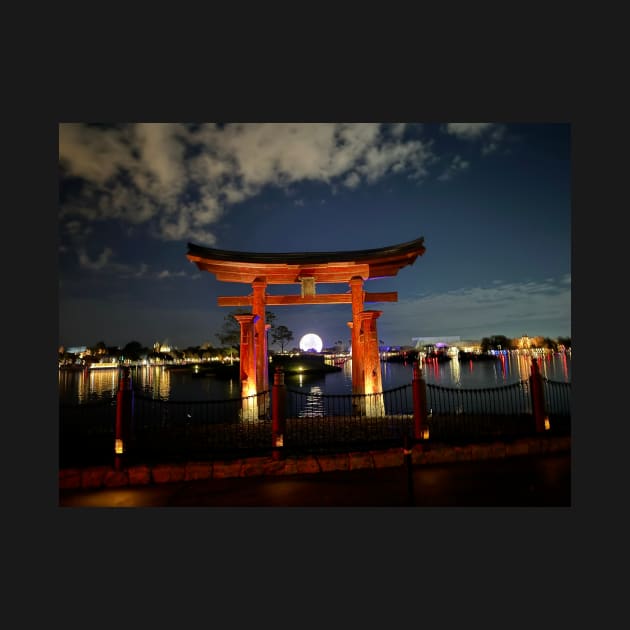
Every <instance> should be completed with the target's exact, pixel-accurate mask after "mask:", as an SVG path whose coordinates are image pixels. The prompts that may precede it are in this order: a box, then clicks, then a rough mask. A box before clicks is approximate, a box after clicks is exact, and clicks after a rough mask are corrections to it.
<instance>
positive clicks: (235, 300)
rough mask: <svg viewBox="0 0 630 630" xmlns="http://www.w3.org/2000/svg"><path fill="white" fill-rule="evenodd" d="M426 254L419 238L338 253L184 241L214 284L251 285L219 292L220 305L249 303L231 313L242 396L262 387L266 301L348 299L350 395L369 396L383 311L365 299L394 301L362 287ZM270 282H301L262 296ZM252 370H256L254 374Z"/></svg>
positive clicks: (392, 294) (376, 388) (376, 376)
mask: <svg viewBox="0 0 630 630" xmlns="http://www.w3.org/2000/svg"><path fill="white" fill-rule="evenodd" d="M424 252H425V247H424V237H421V238H418V239H416V240H413V241H409V242H407V243H402V244H399V245H393V246H389V247H383V248H380V249H364V250H356V251H345V252H344V251H337V252H287V253H275V254H272V253H256V252H238V251H228V250H221V249H212V248H207V247H201V246H199V245H194V244H192V243H188V253H187V254H186V257H187V258H188V259H189V260H190V261H191V262H193V263H195V264H196V265H197V268H198V269H199V270H200V271H208V272H210V273H213V274H214V275H215V277H216V279H217V280H219V281H221V282H242V283H244V284H249V285H251V288H252V292H251V293H250V294H249V295H244V296H237V297H219V298H218V305H219V306H229V307H240V306H250V307H251V309H252V310H251V315H247V316H237V317H236V319H237V320H238V322H239V325H240V327H241V348H240V365H241V368H240V378H241V392H242V396H252V395H255V394H258V393H261V392H263V391H266V390H268V389H269V368H268V365H269V358H268V348H267V335H266V330H267V328H268V325H267V323H266V322H265V309H266V307H267V306H287V305H296V304H350V305H351V306H352V321H350V322H348V326H349V327H350V329H351V340H352V393H353V394H373V393H377V392H381V391H382V381H381V367H380V361H379V353H378V333H377V328H376V320H377V319H378V317H379V316H380V315H381V313H382V311H376V310H364V304H365V303H366V302H370V303H371V302H397V301H398V293H397V292H396V291H389V292H382V293H370V292H368V291H364V289H363V285H364V283H365V282H366V281H367V280H370V279H374V278H383V277H388V276H390V277H391V276H395V275H396V274H397V273H398V271H399V270H400V269H402V268H403V267H405V266H407V265H412V264H413V263H414V262H415V260H416V258H417V257H418V256H421V255H422V254H424ZM324 283H335V284H339V283H347V284H348V285H349V291H348V292H347V293H322V294H318V293H317V292H316V288H317V285H318V284H324ZM270 284H300V285H301V294H300V295H268V294H267V293H266V287H267V285H270ZM254 372H255V374H254Z"/></svg>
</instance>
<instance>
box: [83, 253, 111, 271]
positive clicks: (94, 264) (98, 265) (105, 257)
mask: <svg viewBox="0 0 630 630" xmlns="http://www.w3.org/2000/svg"><path fill="white" fill-rule="evenodd" d="M113 253H114V252H113V251H112V250H111V249H110V248H109V247H106V248H105V249H104V250H103V251H102V252H101V253H100V254H99V255H98V256H97V257H96V259H95V260H91V259H90V257H89V256H88V255H87V253H86V252H85V250H80V251H79V265H80V266H81V267H83V268H84V269H91V270H93V271H99V270H101V269H103V268H104V267H106V266H107V265H108V264H109V259H110V258H111V256H112V254H113Z"/></svg>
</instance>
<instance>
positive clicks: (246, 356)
mask: <svg viewBox="0 0 630 630" xmlns="http://www.w3.org/2000/svg"><path fill="white" fill-rule="evenodd" d="M234 319H236V320H237V321H238V323H239V325H240V327H241V350H240V378H241V397H242V398H243V399H244V400H243V410H242V412H243V417H247V418H249V419H254V418H257V417H258V405H257V397H256V394H257V393H258V391H257V388H256V337H255V333H254V325H255V322H256V321H257V320H258V315H253V314H252V315H234ZM246 398H247V400H245V399H246Z"/></svg>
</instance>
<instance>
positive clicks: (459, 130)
mask: <svg viewBox="0 0 630 630" xmlns="http://www.w3.org/2000/svg"><path fill="white" fill-rule="evenodd" d="M442 129H443V130H444V131H445V132H446V133H448V134H450V135H452V136H455V137H457V138H459V139H460V140H471V141H472V140H482V141H483V143H482V146H481V153H482V155H489V154H490V153H494V152H495V151H496V150H497V149H498V148H499V144H500V143H501V141H502V140H503V138H504V136H505V125H502V124H498V123H448V124H446V125H444V126H443V127H442Z"/></svg>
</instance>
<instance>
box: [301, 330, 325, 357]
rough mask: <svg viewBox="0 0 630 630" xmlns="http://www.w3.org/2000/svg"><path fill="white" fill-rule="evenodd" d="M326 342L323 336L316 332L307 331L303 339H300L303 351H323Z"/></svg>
mask: <svg viewBox="0 0 630 630" xmlns="http://www.w3.org/2000/svg"><path fill="white" fill-rule="evenodd" d="M323 347H324V344H323V343H322V340H321V337H320V336H319V335H316V334H315V333H306V335H304V337H302V339H300V350H302V352H308V351H309V350H315V352H321V351H322V348H323Z"/></svg>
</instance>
